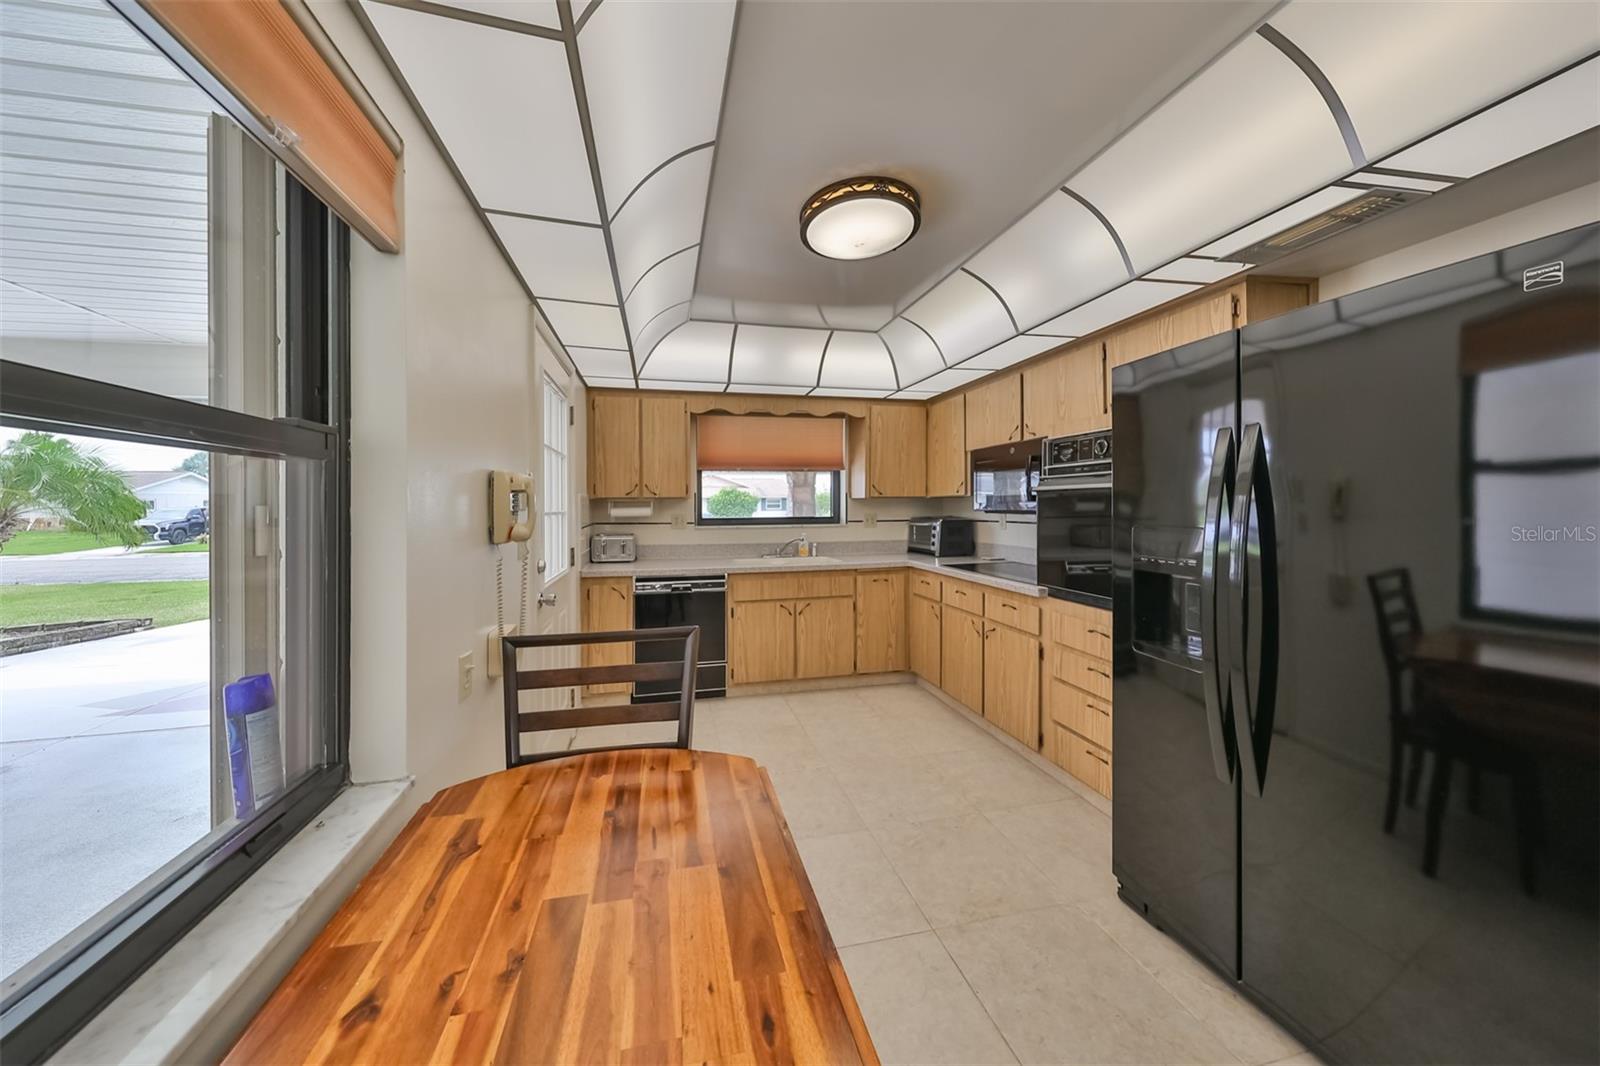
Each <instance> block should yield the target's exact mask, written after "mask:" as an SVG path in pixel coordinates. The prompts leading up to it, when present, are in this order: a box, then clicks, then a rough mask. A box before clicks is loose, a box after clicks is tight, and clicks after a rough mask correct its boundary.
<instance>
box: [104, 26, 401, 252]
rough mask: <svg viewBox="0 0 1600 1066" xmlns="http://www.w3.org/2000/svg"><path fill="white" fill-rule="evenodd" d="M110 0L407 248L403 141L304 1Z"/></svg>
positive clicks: (384, 236) (303, 175)
mask: <svg viewBox="0 0 1600 1066" xmlns="http://www.w3.org/2000/svg"><path fill="white" fill-rule="evenodd" d="M112 2H113V5H114V6H115V7H116V8H117V9H118V10H120V11H122V13H123V14H125V15H127V16H128V17H129V18H130V19H132V20H133V21H134V23H135V24H136V25H138V26H139V27H140V28H141V29H143V30H145V31H146V33H147V34H152V35H153V36H154V37H155V39H156V44H157V45H158V46H161V47H162V50H163V51H165V52H167V54H168V55H169V56H170V57H171V58H172V59H173V60H174V61H175V62H177V63H178V65H179V66H181V67H183V68H184V70H185V71H186V72H187V73H188V74H189V75H190V76H191V77H195V78H196V79H197V80H198V81H199V82H200V83H201V85H202V86H203V87H206V88H207V89H208V90H211V91H212V92H213V95H216V92H215V89H216V88H217V87H220V88H221V90H222V91H223V93H224V94H227V95H231V96H232V97H233V100H232V101H229V100H226V99H223V100H220V101H219V102H220V103H222V104H223V106H224V107H225V108H226V109H227V110H228V111H229V112H230V113H232V114H233V117H234V118H235V119H237V120H238V121H239V122H240V123H241V124H242V125H244V126H245V127H246V128H247V129H250V130H251V132H253V133H255V134H256V135H257V136H260V137H262V138H263V139H264V140H265V141H266V144H267V147H268V148H270V149H272V150H273V151H274V152H275V153H276V154H277V156H278V157H279V158H280V159H281V160H283V163H284V165H285V166H287V167H288V168H289V169H290V170H291V171H293V172H294V175H295V177H297V178H299V179H300V181H301V182H302V183H303V184H304V185H305V186H306V187H307V188H309V189H310V190H311V191H312V192H314V193H316V194H317V196H318V197H320V198H321V199H322V200H323V201H324V202H325V203H327V205H328V206H329V207H331V208H333V210H334V211H335V212H337V213H338V214H339V216H340V217H341V218H343V219H344V220H345V221H346V222H348V223H349V224H350V225H351V227H352V228H354V229H355V230H357V231H358V232H360V233H361V235H362V236H364V237H366V238H367V240H369V241H371V242H372V243H373V244H374V245H375V246H377V247H378V248H381V249H382V250H384V251H386V252H395V251H399V249H400V220H399V214H398V211H397V209H396V206H395V173H396V170H397V165H398V164H397V161H398V156H399V149H400V144H399V139H398V138H397V137H396V136H395V135H394V133H393V131H391V130H389V129H387V128H386V126H385V125H384V124H382V122H381V116H379V117H378V119H377V120H376V121H375V120H374V117H373V116H372V115H371V114H369V113H368V111H367V110H366V109H365V108H363V106H362V102H361V101H358V99H357V97H356V93H355V92H353V91H352V89H351V87H350V86H348V85H346V83H345V81H344V79H343V78H341V76H340V74H339V72H338V71H336V70H335V69H334V68H333V66H332V65H330V63H329V61H328V59H326V58H325V57H324V53H323V51H322V50H321V49H320V48H319V39H320V38H321V31H320V27H317V26H316V24H315V21H314V20H312V19H311V18H310V16H309V14H307V13H305V12H304V10H303V8H301V9H300V10H299V11H298V13H297V11H296V10H295V9H293V8H291V7H290V5H291V4H294V5H298V4H299V0H214V2H204V0H112ZM141 16H142V17H141ZM152 23H153V24H152ZM162 31H164V33H165V35H166V36H168V37H169V39H170V43H172V44H176V45H177V47H178V49H180V50H182V51H184V52H187V53H188V55H187V56H182V55H177V54H175V53H174V50H173V49H172V48H169V47H167V44H168V42H166V41H163V40H161V39H160V36H161V32H162ZM196 65H198V67H199V68H200V69H196ZM356 91H359V89H358V90H356ZM241 106H242V107H243V108H244V109H245V110H246V111H247V112H248V114H244V115H241V114H239V113H238V107H241ZM374 110H375V109H374Z"/></svg>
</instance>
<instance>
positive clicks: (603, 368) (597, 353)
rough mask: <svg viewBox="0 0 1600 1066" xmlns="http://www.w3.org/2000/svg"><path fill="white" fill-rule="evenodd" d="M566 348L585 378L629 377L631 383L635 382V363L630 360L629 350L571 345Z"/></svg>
mask: <svg viewBox="0 0 1600 1066" xmlns="http://www.w3.org/2000/svg"><path fill="white" fill-rule="evenodd" d="M566 348H567V355H569V356H570V357H571V358H572V361H573V363H574V364H576V365H577V367H578V372H579V373H581V374H582V375H583V376H584V379H585V380H589V379H592V378H596V377H609V378H627V379H628V383H629V384H630V385H631V384H632V383H633V364H632V363H631V362H629V360H628V353H627V352H616V351H612V350H611V349H610V348H575V347H573V346H571V345H567V346H566Z"/></svg>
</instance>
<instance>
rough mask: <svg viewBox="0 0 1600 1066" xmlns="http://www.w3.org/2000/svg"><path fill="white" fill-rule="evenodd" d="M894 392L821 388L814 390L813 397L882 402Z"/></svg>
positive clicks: (887, 390) (812, 391)
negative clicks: (842, 397) (848, 398)
mask: <svg viewBox="0 0 1600 1066" xmlns="http://www.w3.org/2000/svg"><path fill="white" fill-rule="evenodd" d="M893 391H894V390H893V389H829V388H820V389H812V390H811V395H813V396H845V397H851V398H854V399H858V400H882V399H884V398H886V397H887V396H888V395H889V394H890V393H891V392H893Z"/></svg>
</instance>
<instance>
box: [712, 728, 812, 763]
mask: <svg viewBox="0 0 1600 1066" xmlns="http://www.w3.org/2000/svg"><path fill="white" fill-rule="evenodd" d="M694 746H695V747H697V748H701V749H704V750H706V751H725V752H728V753H730V754H733V755H747V756H749V757H750V758H752V759H754V760H755V761H756V762H757V763H759V764H760V765H762V766H764V767H766V768H767V769H768V770H787V769H794V768H798V767H812V766H821V765H823V763H824V761H825V760H824V759H823V757H822V753H821V752H820V751H818V750H817V748H816V746H815V745H813V744H812V743H811V738H810V737H809V736H807V735H806V731H805V730H804V729H802V728H800V725H799V723H798V722H794V721H792V720H791V721H788V722H783V721H773V722H766V723H761V722H737V723H732V724H728V723H707V724H705V725H703V726H697V727H696V729H695V732H694Z"/></svg>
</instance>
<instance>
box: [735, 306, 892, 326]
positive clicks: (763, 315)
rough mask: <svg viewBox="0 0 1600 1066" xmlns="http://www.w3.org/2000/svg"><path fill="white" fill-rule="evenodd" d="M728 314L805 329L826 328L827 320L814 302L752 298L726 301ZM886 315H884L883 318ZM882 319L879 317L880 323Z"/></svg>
mask: <svg viewBox="0 0 1600 1066" xmlns="http://www.w3.org/2000/svg"><path fill="white" fill-rule="evenodd" d="M727 306H728V309H729V311H728V315H726V316H724V317H731V318H733V319H734V320H735V321H738V322H765V323H767V324H768V325H772V326H803V327H805V328H806V329H827V328H828V321H827V319H826V318H824V317H823V315H822V308H820V307H818V306H816V305H815V304H775V303H758V302H756V301H753V300H729V301H727ZM887 317H888V316H887V315H885V316H884V318H887ZM883 320H884V319H879V320H878V321H879V322H880V323H881V322H882V321H883Z"/></svg>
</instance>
